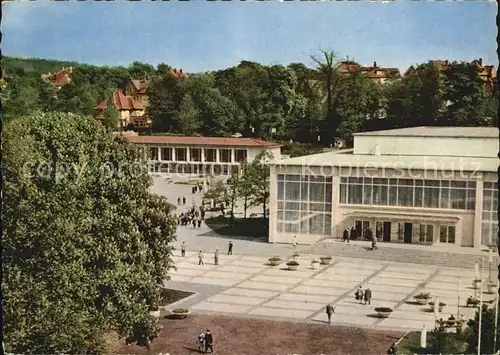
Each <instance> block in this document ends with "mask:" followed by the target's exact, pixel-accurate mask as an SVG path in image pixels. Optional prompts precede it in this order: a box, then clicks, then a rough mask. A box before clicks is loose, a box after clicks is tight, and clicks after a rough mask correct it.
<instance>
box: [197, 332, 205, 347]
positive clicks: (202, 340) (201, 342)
mask: <svg viewBox="0 0 500 355" xmlns="http://www.w3.org/2000/svg"><path fill="white" fill-rule="evenodd" d="M196 347H197V348H198V350H200V351H205V332H204V331H203V330H202V331H200V334H199V335H198V338H197V339H196Z"/></svg>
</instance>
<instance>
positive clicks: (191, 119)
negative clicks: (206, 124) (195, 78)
mask: <svg viewBox="0 0 500 355" xmlns="http://www.w3.org/2000/svg"><path fill="white" fill-rule="evenodd" d="M178 126H179V129H180V131H181V132H182V133H184V134H187V135H193V134H196V132H198V131H199V130H200V128H201V126H202V122H201V117H200V110H198V108H197V107H196V105H195V103H194V101H193V99H192V98H191V95H189V94H186V95H184V97H183V98H182V101H181V107H180V112H179V115H178Z"/></svg>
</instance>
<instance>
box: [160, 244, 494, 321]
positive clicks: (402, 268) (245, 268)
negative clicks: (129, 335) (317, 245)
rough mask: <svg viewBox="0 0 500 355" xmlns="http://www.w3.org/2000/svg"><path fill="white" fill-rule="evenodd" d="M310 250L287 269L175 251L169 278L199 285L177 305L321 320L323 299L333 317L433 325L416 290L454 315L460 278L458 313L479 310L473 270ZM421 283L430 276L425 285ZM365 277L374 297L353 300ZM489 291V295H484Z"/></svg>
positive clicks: (175, 283)
mask: <svg viewBox="0 0 500 355" xmlns="http://www.w3.org/2000/svg"><path fill="white" fill-rule="evenodd" d="M312 257H314V255H307V256H303V257H301V258H299V259H298V261H299V262H300V264H301V267H300V268H299V270H297V271H289V270H286V265H285V263H283V264H282V265H280V266H277V267H273V266H270V265H268V264H267V260H266V259H267V258H265V257H259V256H244V255H232V256H227V255H221V256H220V257H219V264H220V265H213V260H212V255H206V256H205V262H206V264H205V265H204V266H199V265H198V257H197V254H196V252H187V254H186V257H184V258H182V257H179V256H174V261H175V262H176V265H177V271H173V272H172V280H171V281H170V282H167V284H166V286H167V287H172V288H181V289H185V290H188V291H189V290H191V291H194V292H197V297H191V298H189V299H186V300H183V301H180V302H178V304H176V305H175V307H177V306H179V307H181V306H185V307H190V308H192V309H193V311H194V312H197V313H209V314H231V315H239V316H247V317H264V318H278V319H288V320H296V321H308V322H322V323H323V322H325V321H326V315H325V305H326V304H327V303H328V302H333V303H334V306H335V307H336V308H335V314H334V316H333V323H334V324H339V325H351V326H362V327H377V328H380V329H421V328H422V326H423V325H425V326H426V327H427V328H428V329H432V328H433V327H434V313H433V311H432V310H431V308H430V306H422V305H416V304H414V303H413V296H414V295H415V294H417V293H419V292H421V291H425V292H430V293H431V295H432V296H437V297H439V300H440V302H444V303H446V307H444V309H443V313H442V315H441V317H443V318H448V317H449V316H450V314H454V315H456V314H457V302H458V295H457V294H458V284H459V282H458V280H459V278H460V279H461V289H460V299H461V301H460V304H461V305H462V307H460V314H463V315H464V318H465V319H468V318H470V317H472V316H473V314H474V312H475V310H476V309H475V308H472V307H471V308H466V307H464V306H463V305H465V300H466V299H467V297H468V296H470V295H474V290H473V289H472V279H473V278H474V271H473V270H468V269H459V268H449V267H439V266H432V265H425V266H424V265H414V264H404V263H395V262H388V261H378V260H363V261H360V260H358V259H351V258H343V257H337V258H334V261H333V262H332V264H330V265H327V266H322V267H320V269H319V270H313V269H312V268H311V267H310V261H311V259H312ZM316 257H319V255H316ZM422 283H425V284H426V285H425V289H424V290H422V288H421V284H422ZM360 285H361V286H363V288H366V287H369V288H370V289H371V290H372V292H373V297H372V304H371V305H362V304H359V302H358V301H356V300H355V298H354V292H355V291H356V289H357V288H358V286H360ZM492 298H493V296H492V295H488V294H485V295H484V299H485V300H491V299H492ZM375 307H390V308H392V309H393V310H394V312H393V313H392V315H391V316H390V317H389V318H387V319H381V318H378V317H377V315H376V312H374V308H375Z"/></svg>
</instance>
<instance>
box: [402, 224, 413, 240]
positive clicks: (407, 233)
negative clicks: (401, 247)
mask: <svg viewBox="0 0 500 355" xmlns="http://www.w3.org/2000/svg"><path fill="white" fill-rule="evenodd" d="M412 232H413V224H411V223H405V226H404V242H405V243H411V236H412Z"/></svg>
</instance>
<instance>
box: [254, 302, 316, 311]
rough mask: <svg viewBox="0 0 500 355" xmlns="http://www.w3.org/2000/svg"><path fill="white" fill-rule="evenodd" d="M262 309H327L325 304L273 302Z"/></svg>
mask: <svg viewBox="0 0 500 355" xmlns="http://www.w3.org/2000/svg"><path fill="white" fill-rule="evenodd" d="M261 306H262V307H271V308H285V309H300V310H306V311H318V310H320V309H322V308H325V304H324V303H314V302H307V301H302V302H300V301H290V300H272V301H269V302H266V303H264V304H262V305H261Z"/></svg>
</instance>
